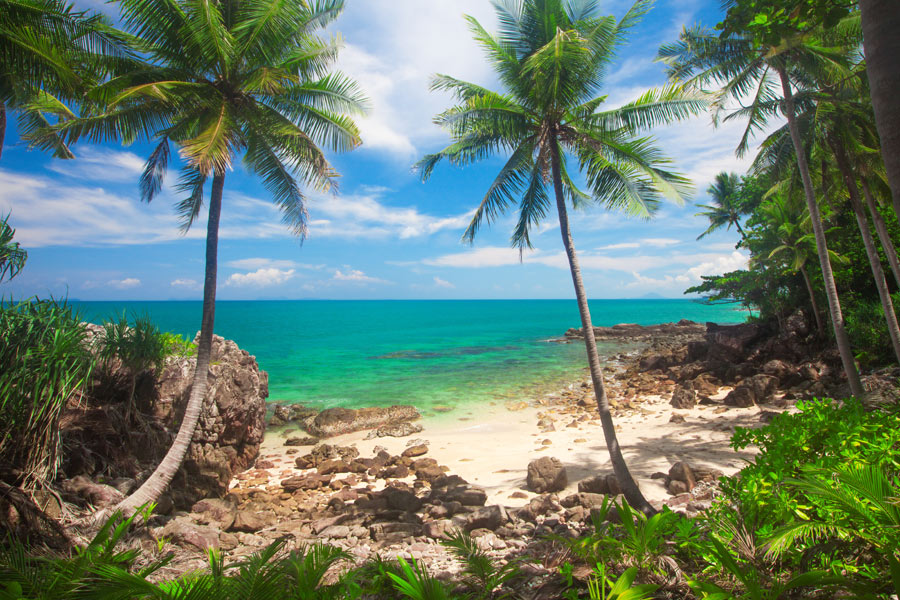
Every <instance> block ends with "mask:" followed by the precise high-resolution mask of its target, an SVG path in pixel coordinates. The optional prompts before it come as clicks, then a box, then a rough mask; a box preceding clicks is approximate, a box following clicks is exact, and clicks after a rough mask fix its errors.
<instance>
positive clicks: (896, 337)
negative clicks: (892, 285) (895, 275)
mask: <svg viewBox="0 0 900 600" xmlns="http://www.w3.org/2000/svg"><path fill="white" fill-rule="evenodd" d="M830 141H831V148H832V149H833V150H834V157H835V160H836V161H837V165H838V169H839V170H840V172H841V175H842V176H843V178H844V185H846V186H847V192H848V193H849V194H850V206H851V207H852V208H853V214H854V215H856V224H857V225H858V226H859V233H860V235H862V239H863V246H865V248H866V256H867V257H868V258H869V267H870V268H871V269H872V275H873V276H874V277H875V287H876V288H877V289H878V297H879V298H880V299H881V308H882V310H884V319H885V321H886V322H887V328H888V334H889V335H890V336H891V344H892V345H893V346H894V355H895V356H896V357H897V362H898V363H900V326H898V325H897V313H896V312H894V303H893V302H891V294H890V292H889V291H888V286H887V280H886V279H885V278H884V269H882V268H881V257H879V256H878V249H877V248H876V247H875V240H874V239H872V232H871V231H870V230H869V220H868V219H867V218H866V212H865V209H864V208H863V205H862V202H861V201H860V199H859V190H858V189H857V187H856V181H855V180H854V179H853V173H852V172H851V171H850V163H849V162H848V161H847V155H846V154H845V153H844V149H843V147H841V146H840V145H839V143H838V142H836V141H834V140H830Z"/></svg>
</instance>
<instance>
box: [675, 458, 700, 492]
mask: <svg viewBox="0 0 900 600" xmlns="http://www.w3.org/2000/svg"><path fill="white" fill-rule="evenodd" d="M669 479H676V480H678V481H683V482H685V483H686V484H688V486H689V487H691V488H693V487H694V486H695V485H697V480H696V479H695V477H694V470H693V469H692V468H691V466H690V465H689V464H688V463H686V462H683V461H679V462H677V463H675V464H674V465H672V466H671V467H670V468H669Z"/></svg>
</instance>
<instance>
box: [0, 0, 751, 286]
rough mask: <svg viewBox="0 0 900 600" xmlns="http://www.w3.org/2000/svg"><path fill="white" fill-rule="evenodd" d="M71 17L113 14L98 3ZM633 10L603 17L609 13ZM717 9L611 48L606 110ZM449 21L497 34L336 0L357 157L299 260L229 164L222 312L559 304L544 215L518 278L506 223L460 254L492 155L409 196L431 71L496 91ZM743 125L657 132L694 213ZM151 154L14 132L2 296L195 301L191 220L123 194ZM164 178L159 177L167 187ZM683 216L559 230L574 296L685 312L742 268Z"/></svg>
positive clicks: (6, 182) (198, 228)
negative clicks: (358, 134)
mask: <svg viewBox="0 0 900 600" xmlns="http://www.w3.org/2000/svg"><path fill="white" fill-rule="evenodd" d="M80 5H81V6H85V7H88V6H89V7H91V8H95V9H101V10H106V11H110V10H111V6H114V5H104V4H101V3H96V4H91V3H90V2H87V1H83V2H80ZM628 5H629V4H626V3H625V2H622V1H620V0H615V1H612V2H608V3H606V4H605V5H604V7H605V8H606V10H607V11H608V12H609V13H611V14H615V15H621V14H622V13H623V12H624V11H625V10H626V9H627V7H628ZM718 7H719V2H718V0H712V1H709V0H684V1H675V0H660V1H659V2H658V3H657V6H656V8H655V9H654V10H653V11H652V12H651V13H650V15H649V16H648V17H647V18H646V19H645V20H644V22H643V23H642V24H641V25H640V26H639V27H638V28H637V29H636V30H635V32H634V35H633V36H632V37H631V41H630V43H629V44H628V45H627V46H626V47H624V48H623V49H622V51H621V52H620V55H619V59H618V60H617V62H616V63H615V65H614V68H613V69H612V71H611V73H610V76H609V77H608V80H607V88H606V92H607V93H608V94H609V99H608V102H609V103H610V104H613V105H615V104H621V103H623V102H626V101H628V100H630V99H632V98H634V97H636V96H637V95H639V94H640V93H641V92H643V91H644V90H646V89H647V88H649V87H653V86H656V85H661V84H663V83H664V82H665V77H664V74H663V69H662V66H661V65H659V64H657V63H654V62H653V56H654V55H655V53H656V49H657V47H658V46H659V44H661V43H663V42H667V41H671V40H674V39H675V38H676V37H677V35H678V32H679V31H680V29H681V27H682V26H683V25H685V24H693V23H696V22H702V23H704V24H709V25H714V24H715V22H716V21H717V20H719V18H720V12H719V8H718ZM463 14H470V15H473V16H475V17H476V18H478V19H479V21H481V22H482V24H484V25H485V26H486V27H488V29H494V24H495V20H494V17H493V10H492V8H491V6H490V3H489V2H488V1H487V0H347V1H346V10H345V12H344V14H343V15H342V17H341V18H340V19H339V20H338V21H337V23H336V24H335V26H333V27H332V29H333V30H334V31H339V32H340V33H341V34H342V36H343V38H344V40H345V42H346V45H345V48H344V50H343V52H342V55H341V59H340V68H341V69H342V70H343V71H344V72H346V73H348V74H350V75H352V76H354V77H355V78H356V79H357V80H358V81H359V83H360V84H361V86H362V87H363V88H364V90H365V92H366V93H367V94H368V96H369V97H370V99H371V106H372V110H371V113H370V115H369V116H368V117H367V118H365V119H362V120H361V122H360V125H361V130H362V136H363V142H364V143H363V146H362V147H361V148H359V149H358V150H356V151H354V152H352V153H349V154H342V155H331V156H330V158H331V160H332V161H333V164H334V165H335V166H336V167H337V169H338V171H339V172H340V173H341V174H342V178H341V180H340V182H339V185H340V188H339V192H338V193H337V194H334V195H332V194H324V195H320V194H316V193H312V192H310V193H309V198H310V204H309V212H310V216H311V226H310V235H309V238H308V239H307V240H306V241H305V242H304V243H303V244H302V245H301V244H300V243H299V242H298V241H297V240H296V239H295V238H292V237H291V236H290V233H289V232H288V230H287V229H286V228H285V227H284V226H282V225H281V223H280V219H279V215H278V211H277V210H276V209H275V207H274V205H273V204H272V203H271V202H270V201H269V199H268V197H267V194H266V193H265V191H264V189H263V188H262V186H261V185H259V183H258V182H257V181H255V180H254V179H253V178H252V177H251V176H250V175H248V174H247V173H245V172H243V170H242V168H241V167H240V166H237V167H236V168H235V170H234V171H232V172H230V173H229V174H228V175H227V177H226V184H225V195H224V202H223V216H222V223H221V233H220V245H219V283H218V297H219V298H220V299H263V298H266V299H269V298H271V299H282V298H285V299H294V298H348V299H366V298H571V297H572V296H573V292H572V283H571V278H570V276H569V272H568V267H567V263H566V260H565V255H564V254H563V252H562V243H561V240H560V236H559V228H558V226H555V216H554V218H552V219H549V220H548V221H547V222H546V223H545V225H544V227H542V229H541V231H540V233H539V234H538V235H537V236H536V237H535V238H534V241H535V246H536V249H535V250H534V252H530V253H527V254H526V255H525V257H524V260H523V262H521V263H520V261H519V256H518V252H517V251H516V250H513V249H510V248H509V245H508V239H509V234H510V232H511V230H512V225H513V216H512V215H510V216H509V217H508V218H505V219H501V220H499V221H498V222H496V223H494V225H493V226H492V227H491V228H490V229H484V230H482V232H481V233H480V234H479V236H478V238H477V239H476V242H475V244H474V245H473V246H468V245H463V244H462V243H460V235H461V234H462V231H463V230H464V228H465V226H466V224H467V223H468V219H469V217H470V215H471V211H472V210H473V209H474V207H475V206H476V205H477V204H478V202H479V201H480V199H481V197H482V195H483V194H484V191H485V190H486V188H487V186H488V185H489V184H490V182H491V181H492V179H493V176H494V175H495V174H496V171H497V170H498V169H499V167H500V165H501V164H502V157H499V158H496V159H493V160H489V161H486V162H484V163H482V164H480V165H477V166H475V167H469V168H466V169H465V170H459V169H454V168H452V167H449V166H446V165H442V167H440V168H439V169H438V170H437V171H436V173H435V175H434V176H433V177H432V178H431V179H430V180H429V181H428V182H427V183H422V182H420V181H419V180H418V179H417V177H416V176H415V175H414V174H413V173H412V172H411V169H410V167H411V165H412V164H413V163H414V162H415V161H416V160H417V158H419V157H420V156H421V155H422V154H424V153H427V152H433V151H434V150H436V149H438V148H440V147H441V146H443V145H444V144H445V143H446V141H447V138H446V136H445V134H444V133H443V132H442V131H441V130H439V129H438V128H437V127H435V126H434V125H433V124H432V123H431V119H432V117H433V115H434V114H435V113H437V112H440V111H441V110H443V109H444V108H446V107H447V106H449V105H450V99H449V98H448V97H447V96H445V95H442V94H435V93H430V92H428V89H427V88H428V79H429V77H430V75H431V74H433V73H435V72H441V73H447V74H450V75H453V76H456V77H459V78H462V79H467V80H470V81H475V82H478V83H481V84H485V85H489V86H492V87H496V86H497V84H496V81H495V79H494V78H493V76H492V74H491V72H490V70H489V68H488V66H487V64H486V62H485V60H484V59H483V57H482V54H481V51H480V50H479V49H478V47H477V46H476V45H475V44H474V42H473V41H472V40H471V37H470V34H469V33H468V31H467V29H466V25H465V22H464V21H463ZM740 131H741V124H739V123H733V124H727V125H726V126H723V127H719V128H718V129H714V128H713V127H712V125H711V123H710V118H709V116H702V117H698V118H696V119H693V120H691V121H689V122H684V123H679V124H676V125H673V126H669V127H666V128H660V129H658V130H656V131H655V132H654V135H655V136H656V137H657V138H658V140H659V143H660V145H661V147H662V148H663V149H664V150H665V151H666V152H667V153H668V154H669V155H670V156H671V157H672V158H673V159H675V162H676V166H677V168H678V169H679V170H681V172H683V173H685V174H687V175H688V176H689V177H690V178H691V179H692V180H693V182H694V186H695V190H696V191H695V194H694V196H693V198H692V200H693V202H695V203H700V204H702V203H704V202H705V201H706V200H707V195H706V193H705V190H706V188H707V187H708V186H709V184H710V182H711V180H712V179H713V177H714V176H715V174H716V173H718V172H719V171H722V170H730V171H737V172H739V173H743V172H744V170H745V169H746V167H747V164H748V162H747V161H746V160H739V159H737V158H735V156H734V154H733V149H734V147H735V145H736V144H737V140H738V137H739V135H740ZM148 150H149V148H148V146H147V145H144V144H134V145H132V146H130V147H127V148H126V147H122V146H119V145H115V144H107V145H102V146H92V145H79V146H77V147H76V149H75V152H76V154H77V156H78V158H77V159H75V160H71V161H60V160H53V159H51V158H50V157H49V156H48V155H45V154H42V153H40V152H38V151H29V150H28V149H27V147H26V146H25V145H24V144H22V143H21V142H20V141H19V140H18V138H17V137H16V135H15V126H14V120H12V119H10V127H9V128H8V130H7V134H6V145H5V148H4V151H3V156H2V159H0V214H6V213H7V212H11V214H12V216H11V223H12V224H13V225H14V226H15V227H16V229H17V234H16V238H17V239H18V240H19V241H20V242H21V243H22V245H23V246H25V247H26V248H27V250H28V252H29V260H28V265H27V267H26V268H25V270H24V271H22V273H21V274H20V275H19V277H18V278H16V279H15V280H13V281H12V282H11V283H7V284H2V287H0V293H2V294H3V295H4V296H7V297H8V296H10V295H13V296H15V297H17V298H21V297H25V296H31V295H41V296H46V295H49V294H53V295H55V296H61V295H66V294H67V295H68V296H69V297H70V298H79V299H85V300H88V299H90V300H95V299H96V300H101V299H103V300H124V299H151V300H167V299H199V298H200V297H201V285H202V280H203V258H204V240H203V238H204V236H205V229H206V228H205V218H204V219H202V220H201V221H200V222H198V223H196V224H195V226H194V228H193V229H192V230H191V231H190V232H189V233H188V234H187V235H186V236H182V235H181V234H180V232H179V230H178V221H177V218H176V216H175V214H174V210H173V204H174V202H175V201H176V200H177V199H178V196H177V193H176V192H174V191H173V190H171V189H169V188H167V189H165V190H164V193H163V194H162V195H161V197H159V198H157V199H156V200H154V202H153V203H152V204H150V205H147V204H142V203H140V201H139V195H138V190H137V181H138V176H139V174H140V171H141V169H142V166H143V162H144V160H145V158H146V156H147V154H148ZM174 181H175V178H174V177H170V178H169V183H170V184H173V183H174ZM696 212H698V209H697V207H696V206H694V205H693V204H691V203H688V204H686V205H684V206H677V205H674V204H668V205H666V206H665V207H664V208H663V209H662V210H661V211H660V212H659V213H658V215H657V216H656V217H655V218H654V219H653V220H652V221H649V222H648V221H641V220H635V219H629V218H626V217H624V216H621V215H617V214H611V213H607V212H604V211H603V210H601V209H589V210H587V211H584V212H577V213H574V214H573V215H572V230H573V235H574V238H575V243H576V247H577V248H578V250H579V252H580V259H581V266H582V269H583V276H584V281H585V286H586V287H587V291H588V294H589V296H590V297H592V298H636V297H642V296H645V295H647V294H657V295H661V296H666V297H681V296H682V292H683V291H684V289H685V288H686V287H688V286H690V285H693V284H695V283H697V282H699V280H700V275H704V274H713V273H721V272H725V271H730V270H733V269H736V268H740V267H742V266H743V265H745V264H746V256H745V255H744V254H742V253H741V252H738V251H735V249H734V244H735V242H736V241H737V234H736V233H735V232H734V231H733V230H732V231H730V232H725V231H723V232H721V233H716V234H713V235H710V236H708V237H707V238H704V240H702V241H701V242H697V241H695V238H696V237H697V235H698V234H699V233H700V232H702V231H703V230H704V229H705V227H706V225H705V221H704V219H702V218H699V217H695V216H694V214H695V213H696Z"/></svg>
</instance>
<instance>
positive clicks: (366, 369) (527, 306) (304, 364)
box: [72, 300, 746, 414]
mask: <svg viewBox="0 0 900 600" xmlns="http://www.w3.org/2000/svg"><path fill="white" fill-rule="evenodd" d="M72 304H73V305H74V306H75V307H76V308H77V309H78V310H79V311H80V312H81V315H82V318H84V319H85V320H88V321H92V322H102V321H103V320H104V319H108V318H109V317H111V316H113V315H116V314H121V313H122V311H127V312H128V313H129V314H149V315H150V317H151V318H152V319H153V321H154V322H155V323H156V324H157V325H158V326H159V327H160V328H161V329H162V330H164V331H171V332H175V333H179V334H182V335H186V336H188V337H191V338H193V336H194V334H195V333H196V331H197V330H198V329H199V325H200V312H201V303H200V302H72ZM590 307H591V314H592V317H593V321H594V324H595V325H597V326H600V325H615V324H617V323H638V324H641V325H651V324H656V323H665V322H671V321H678V320H679V319H691V320H694V321H699V322H705V321H715V322H719V323H733V322H740V321H743V320H744V318H745V315H746V313H745V312H742V311H737V310H735V308H734V305H716V306H708V305H704V304H700V303H697V302H693V301H690V300H594V301H591V303H590ZM578 326H580V320H579V316H578V309H577V306H576V304H575V301H574V300H433V301H427V300H423V301H417V300H408V301H407V300H383V301H382V300H371V301H330V300H329V301H317V300H309V301H307V300H299V301H248V302H239V301H222V302H219V303H218V304H217V306H216V326H215V331H216V333H217V334H219V335H221V336H224V337H225V338H228V339H233V340H234V341H236V342H237V344H238V345H239V346H240V347H241V348H243V349H245V350H247V351H248V352H250V353H251V354H253V355H255V356H256V358H257V360H258V361H259V364H260V367H261V368H262V369H265V370H266V371H268V372H269V388H270V396H269V400H270V401H272V402H284V403H302V404H306V405H309V406H313V407H316V408H326V407H331V406H348V407H360V406H376V405H390V404H414V405H416V406H417V407H419V408H420V410H423V411H425V412H426V414H427V413H430V412H431V411H430V409H431V408H432V407H433V406H437V405H445V406H458V405H461V404H467V403H479V402H486V401H505V400H507V399H511V398H523V397H537V396H538V395H541V394H543V393H546V392H550V391H553V390H555V389H559V388H560V386H561V385H563V384H566V383H570V382H571V381H572V380H573V378H574V377H577V376H580V375H581V374H582V373H583V371H584V369H585V367H586V355H585V350H584V346H583V345H582V344H581V343H571V344H559V343H553V342H551V341H549V340H550V339H552V338H559V337H561V336H562V335H563V333H564V332H565V331H566V329H568V328H569V327H578ZM616 351H618V348H617V347H616V346H615V345H610V344H606V345H603V346H602V347H601V353H609V354H611V353H615V352H616Z"/></svg>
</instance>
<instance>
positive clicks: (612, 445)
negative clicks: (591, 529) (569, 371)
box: [550, 139, 656, 515]
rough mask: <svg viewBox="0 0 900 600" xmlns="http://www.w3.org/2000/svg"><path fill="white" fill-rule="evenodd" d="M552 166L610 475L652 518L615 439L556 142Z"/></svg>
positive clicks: (564, 242)
mask: <svg viewBox="0 0 900 600" xmlns="http://www.w3.org/2000/svg"><path fill="white" fill-rule="evenodd" d="M550 143H551V144H552V147H551V150H550V156H551V163H552V169H553V189H554V192H555V194H556V209H557V211H558V213H559V230H560V233H561V234H562V240H563V246H565V249H566V257H568V259H569V269H570V270H571V272H572V283H573V284H574V285H575V298H576V299H577V300H578V312H579V314H580V315H581V326H582V329H583V331H584V345H585V347H586V348H587V355H588V364H589V366H590V369H591V381H592V382H593V384H594V396H595V397H596V399H597V412H599V413H600V424H601V425H602V426H603V437H604V438H605V439H606V448H607V450H608V451H609V460H610V462H611V463H612V466H613V471H614V472H615V475H616V479H617V480H618V482H619V487H621V488H622V493H623V494H624V495H625V500H626V501H627V502H628V504H629V505H631V506H632V507H633V508H635V509H637V510H639V511H641V512H643V513H645V514H648V515H651V514H654V513H655V512H656V509H654V508H653V507H652V506H651V505H650V503H649V502H647V499H646V498H644V495H643V494H642V493H641V488H640V487H638V484H637V482H636V481H635V480H634V477H632V476H631V472H630V471H629V470H628V464H627V463H626V462H625V457H624V456H623V455H622V448H621V446H619V440H618V438H617V437H616V428H615V425H614V424H613V420H612V414H610V412H609V399H608V398H607V397H606V387H605V386H604V385H603V369H602V367H601V366H600V355H599V354H598V353H597V341H596V339H595V338H594V327H593V325H592V324H591V312H590V309H589V308H588V301H587V294H586V293H585V291H584V283H583V282H582V280H581V269H580V268H579V266H578V256H577V255H576V253H575V245H574V242H573V241H572V232H571V231H570V230H569V217H568V214H567V212H566V201H565V196H564V195H563V189H562V179H561V177H560V158H559V152H558V149H557V147H556V140H555V139H553V140H551V142H550Z"/></svg>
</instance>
